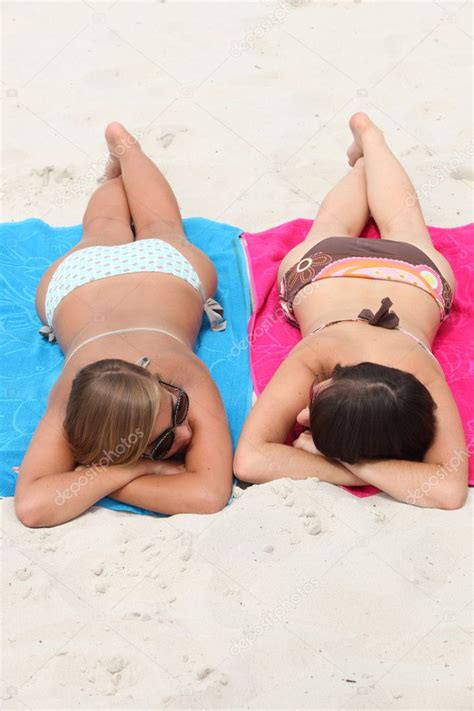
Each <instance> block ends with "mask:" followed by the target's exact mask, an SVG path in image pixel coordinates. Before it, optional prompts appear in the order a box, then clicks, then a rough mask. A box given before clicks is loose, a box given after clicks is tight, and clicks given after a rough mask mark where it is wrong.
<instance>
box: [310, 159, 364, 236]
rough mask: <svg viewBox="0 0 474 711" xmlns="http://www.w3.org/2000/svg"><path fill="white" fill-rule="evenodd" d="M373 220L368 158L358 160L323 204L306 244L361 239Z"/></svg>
mask: <svg viewBox="0 0 474 711" xmlns="http://www.w3.org/2000/svg"><path fill="white" fill-rule="evenodd" d="M368 217H369V207H368V203H367V184H366V178H365V166H364V159H363V158H359V159H358V160H357V161H355V163H354V166H353V168H352V170H351V171H350V173H348V174H347V175H345V176H344V178H342V179H341V180H340V181H339V182H338V183H337V184H336V185H335V187H334V188H333V189H332V190H331V191H330V192H329V193H328V194H327V195H326V197H325V198H324V200H323V201H322V203H321V207H320V208H319V211H318V214H317V215H316V218H315V220H314V222H313V226H312V227H311V229H310V231H309V232H308V234H307V236H306V239H305V244H306V248H307V243H308V242H310V243H311V244H316V243H317V242H319V241H320V240H322V239H326V237H335V236H337V237H358V236H359V235H360V233H361V232H362V230H363V229H364V227H365V225H366V223H367V220H368Z"/></svg>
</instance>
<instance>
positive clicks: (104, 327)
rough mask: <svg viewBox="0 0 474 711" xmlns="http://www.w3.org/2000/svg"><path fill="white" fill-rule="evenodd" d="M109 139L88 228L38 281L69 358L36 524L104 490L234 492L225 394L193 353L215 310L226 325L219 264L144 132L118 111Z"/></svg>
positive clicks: (22, 494)
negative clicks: (198, 241) (186, 226)
mask: <svg viewBox="0 0 474 711" xmlns="http://www.w3.org/2000/svg"><path fill="white" fill-rule="evenodd" d="M106 140H107V144H108V147H109V151H110V158H109V162H108V165H107V168H106V180H105V182H104V183H103V184H102V185H101V186H100V187H99V188H98V189H97V190H96V191H95V192H94V194H93V195H92V197H91V199H90V201H89V204H88V206H87V209H86V212H85V215H84V219H83V233H82V239H81V241H80V242H79V243H78V244H77V245H76V246H75V247H73V248H72V249H71V250H69V252H67V254H65V255H64V256H63V257H61V258H60V259H58V260H57V261H56V262H54V263H53V264H52V265H51V266H50V267H49V269H48V270H47V271H46V273H45V274H44V275H43V277H42V279H41V281H40V284H39V286H38V290H37V295H36V307H37V311H38V314H39V316H40V318H41V320H42V322H43V323H44V324H45V326H44V327H43V329H42V332H43V334H44V335H45V336H47V337H48V338H49V340H53V339H57V341H58V343H59V345H60V346H61V348H62V350H63V352H64V355H65V363H64V369H63V371H62V373H61V376H60V377H59V378H58V380H57V382H56V383H55V385H54V387H53V389H52V391H51V393H50V395H49V399H48V405H47V409H46V412H45V414H44V416H43V418H42V420H41V422H40V424H39V426H38V428H37V430H36V432H35V435H34V437H33V439H32V441H31V443H30V446H29V448H28V450H27V452H26V455H25V458H24V460H23V462H22V464H21V466H20V474H19V478H18V482H17V487H16V493H15V505H16V512H17V515H18V517H19V519H20V520H21V521H22V522H23V523H24V524H25V525H27V526H34V527H36V526H54V525H57V524H60V523H64V522H65V521H69V520H71V519H73V518H74V517H76V516H78V515H79V514H81V513H83V512H84V511H86V510H87V509H88V508H89V507H90V506H92V505H93V504H95V503H96V502H97V501H98V500H99V499H101V498H102V497H104V496H111V497H113V498H115V499H117V500H118V501H121V502H124V503H127V504H132V505H135V506H141V507H144V508H147V509H149V510H152V511H157V512H161V513H165V514H175V513H189V512H194V513H211V512H215V511H218V510H220V509H221V508H222V507H224V506H225V504H226V502H227V500H228V498H229V495H230V490H231V482H232V446H231V439H230V434H229V430H228V425H227V419H226V414H225V410H224V406H223V403H222V400H221V398H220V395H219V392H218V390H217V387H216V385H215V383H214V382H213V380H212V378H211V376H210V373H209V371H208V369H207V368H206V366H205V365H204V363H202V361H201V360H199V358H198V357H197V356H196V355H195V354H194V353H193V346H194V343H195V340H196V337H197V334H198V331H199V328H200V325H201V320H202V316H203V310H204V311H205V312H206V314H207V316H208V317H209V319H210V321H211V326H212V327H213V328H214V329H215V330H220V329H222V328H223V327H225V322H223V319H222V312H221V310H220V307H219V304H217V302H215V301H214V300H213V299H212V296H213V294H214V292H215V290H216V287H217V275H216V271H215V269H214V266H213V264H212V262H211V261H210V260H209V259H208V257H207V256H206V255H205V254H204V253H203V252H201V251H200V250H199V249H197V248H196V247H194V246H193V245H192V244H191V243H190V242H188V240H187V239H186V236H185V233H184V230H183V224H182V220H181V215H180V212H179V208H178V205H177V202H176V198H175V196H174V194H173V192H172V190H171V188H170V186H169V184H168V183H167V181H166V180H165V178H164V177H163V175H162V174H161V173H160V171H159V170H158V168H157V167H156V166H155V165H154V163H153V162H152V161H151V160H150V159H149V158H148V157H147V156H146V155H145V154H144V153H143V151H142V150H141V147H140V145H139V144H138V142H137V141H136V140H135V139H134V138H133V137H132V136H131V135H130V134H129V133H128V131H127V130H126V129H125V128H124V127H123V126H122V125H121V124H119V123H112V124H110V125H109V126H108V127H107V130H106ZM132 223H133V225H134V232H135V235H134V233H133V231H132V228H131V224H132Z"/></svg>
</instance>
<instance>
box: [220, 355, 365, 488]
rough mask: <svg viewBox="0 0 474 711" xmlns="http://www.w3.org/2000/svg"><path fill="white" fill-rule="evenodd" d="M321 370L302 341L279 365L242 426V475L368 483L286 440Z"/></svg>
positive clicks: (257, 479)
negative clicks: (314, 365)
mask: <svg viewBox="0 0 474 711" xmlns="http://www.w3.org/2000/svg"><path fill="white" fill-rule="evenodd" d="M312 358H314V353H313V354H312ZM319 370H321V369H316V370H314V369H312V368H309V367H308V365H307V364H306V362H305V360H304V356H303V349H302V348H301V344H300V346H299V347H297V348H296V349H295V350H294V351H293V352H292V353H291V354H290V355H289V356H288V358H287V359H286V360H285V361H284V362H283V363H282V364H281V365H280V367H279V368H278V370H277V372H276V373H275V375H274V376H273V378H272V379H271V381H270V383H269V384H268V385H267V387H266V388H265V390H264V392H263V393H262V394H261V395H260V397H259V398H258V400H257V402H256V403H255V405H254V406H253V408H252V411H251V412H250V415H249V416H248V418H247V421H246V423H245V425H244V428H243V430H242V434H241V436H240V440H239V444H238V446H237V451H236V455H235V460H234V470H235V473H236V476H237V477H238V478H239V479H241V480H242V481H248V482H250V483H252V484H260V483H263V482H266V481H271V480H272V479H279V478H282V477H289V478H290V479H306V478H308V477H317V478H318V479H320V480H321V481H327V482H330V483H332V484H344V485H346V486H362V485H364V484H365V483H366V482H365V481H363V480H362V479H360V478H359V477H357V476H355V475H354V474H352V473H351V472H349V471H348V470H347V469H346V468H345V467H344V465H342V464H340V463H339V462H335V461H331V460H329V459H326V458H325V457H320V456H317V455H315V454H311V453H309V452H306V451H303V449H297V448H295V447H291V446H289V445H286V444H284V442H285V441H286V440H287V437H288V435H289V433H290V432H291V430H292V429H293V427H294V425H295V422H296V417H297V415H298V414H299V413H300V412H301V410H303V409H304V408H305V407H307V405H308V398H309V389H310V386H311V384H312V382H313V381H314V379H315V377H316V372H319Z"/></svg>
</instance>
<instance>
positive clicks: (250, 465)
mask: <svg viewBox="0 0 474 711" xmlns="http://www.w3.org/2000/svg"><path fill="white" fill-rule="evenodd" d="M261 471H262V467H261V464H260V462H259V457H258V456H256V455H255V452H254V451H253V450H251V449H250V448H246V447H241V446H239V447H237V451H236V453H235V458H234V474H235V476H236V477H237V479H239V480H240V481H244V482H246V483H247V484H260V483H261V481H262V479H261V477H260V476H259V474H260V473H261Z"/></svg>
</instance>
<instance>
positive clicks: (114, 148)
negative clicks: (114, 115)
mask: <svg viewBox="0 0 474 711" xmlns="http://www.w3.org/2000/svg"><path fill="white" fill-rule="evenodd" d="M105 140H106V141H107V146H108V148H109V158H108V160H107V165H106V166H105V179H106V180H113V178H118V177H119V175H121V173H122V167H121V165H120V156H123V154H124V153H125V151H126V150H127V148H130V146H133V145H136V144H137V143H138V141H137V139H136V138H134V137H133V136H132V134H131V133H129V132H128V131H127V129H126V128H125V126H123V125H122V124H121V123H119V122H118V121H113V122H112V123H109V125H108V126H107V128H106V129H105Z"/></svg>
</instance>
